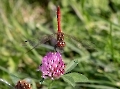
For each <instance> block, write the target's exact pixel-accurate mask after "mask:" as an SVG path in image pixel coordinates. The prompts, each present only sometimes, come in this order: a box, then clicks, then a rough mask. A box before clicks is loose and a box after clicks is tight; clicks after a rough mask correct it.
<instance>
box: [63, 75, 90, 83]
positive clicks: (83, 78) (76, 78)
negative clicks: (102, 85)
mask: <svg viewBox="0 0 120 89" xmlns="http://www.w3.org/2000/svg"><path fill="white" fill-rule="evenodd" d="M64 76H70V77H72V78H73V79H74V81H75V82H87V81H88V78H87V77H86V76H84V75H83V74H79V73H69V74H65V75H64Z"/></svg>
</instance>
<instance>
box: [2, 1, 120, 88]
mask: <svg viewBox="0 0 120 89" xmlns="http://www.w3.org/2000/svg"><path fill="white" fill-rule="evenodd" d="M58 5H59V6H60V8H61V27H62V30H63V32H64V33H65V34H67V35H65V42H66V47H65V48H64V50H63V52H62V57H63V60H64V61H65V63H66V64H68V63H69V62H70V61H72V60H78V62H79V63H78V65H77V66H76V67H75V68H74V69H73V70H72V71H71V72H78V73H81V74H83V75H85V76H87V77H88V79H89V82H87V83H77V84H76V88H75V89H80V88H81V89H118V88H120V10H119V8H120V0H1V1H0V79H1V80H0V89H10V85H12V86H15V84H16V83H17V80H20V79H26V78H27V79H29V80H30V81H31V83H32V87H33V89H47V86H48V85H49V80H47V82H44V84H43V85H40V84H39V81H40V80H41V72H39V71H37V68H38V66H39V65H40V64H41V60H42V57H43V56H45V54H46V53H47V52H50V51H54V45H55V41H56V40H55V38H52V39H51V40H49V41H47V42H46V38H47V36H48V35H50V34H53V33H55V32H57V19H56V6H58ZM68 35H69V36H68ZM26 40H27V41H28V42H27V43H25V41H26ZM40 40H42V42H43V43H42V44H40V45H39V46H37V47H36V48H34V49H33V50H30V49H31V48H33V47H34V46H35V44H37V43H38V42H39V41H40ZM28 50H29V51H28ZM26 52H27V53H26ZM2 79H3V80H4V81H2ZM5 81H7V82H8V83H9V84H10V85H9V84H7V82H5ZM52 89H74V88H73V87H71V86H70V85H69V84H67V83H65V82H64V81H63V80H62V79H59V80H56V82H55V83H54V84H53V86H52Z"/></svg>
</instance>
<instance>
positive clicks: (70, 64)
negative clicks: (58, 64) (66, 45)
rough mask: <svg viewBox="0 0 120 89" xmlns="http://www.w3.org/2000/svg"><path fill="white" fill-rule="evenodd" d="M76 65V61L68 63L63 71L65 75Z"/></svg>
mask: <svg viewBox="0 0 120 89" xmlns="http://www.w3.org/2000/svg"><path fill="white" fill-rule="evenodd" d="M77 64H78V60H73V61H71V62H70V63H68V65H67V66H66V69H65V73H68V72H70V71H71V70H73V69H74V68H75V67H76V66H77Z"/></svg>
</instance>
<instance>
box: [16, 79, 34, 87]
mask: <svg viewBox="0 0 120 89" xmlns="http://www.w3.org/2000/svg"><path fill="white" fill-rule="evenodd" d="M15 89H32V87H31V84H29V83H28V82H26V81H25V80H20V81H18V82H17V84H16V86H15Z"/></svg>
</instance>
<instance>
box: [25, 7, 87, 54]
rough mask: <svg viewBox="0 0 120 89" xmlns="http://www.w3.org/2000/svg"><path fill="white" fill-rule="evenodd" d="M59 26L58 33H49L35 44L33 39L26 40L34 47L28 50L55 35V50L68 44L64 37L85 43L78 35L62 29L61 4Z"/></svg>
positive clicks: (58, 17) (58, 18)
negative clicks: (67, 32)
mask: <svg viewBox="0 0 120 89" xmlns="http://www.w3.org/2000/svg"><path fill="white" fill-rule="evenodd" d="M57 28H58V30H57V32H56V33H53V34H51V35H47V36H45V37H42V39H41V40H39V41H38V42H37V43H36V44H35V43H34V42H33V41H31V40H26V41H25V42H24V43H25V44H27V43H29V44H30V45H31V46H33V47H32V48H31V49H30V50H28V51H27V52H29V51H31V50H33V49H34V48H36V47H37V46H39V45H41V44H44V43H45V42H47V41H49V40H51V39H52V38H53V37H54V36H56V40H57V41H56V42H55V45H54V49H55V51H57V49H60V50H61V49H63V48H64V47H65V46H66V43H65V41H64V37H68V38H70V39H73V40H75V41H77V42H79V43H83V45H84V42H81V41H80V40H78V39H77V38H76V37H73V36H71V35H69V34H66V33H64V32H63V31H62V29H61V11H60V7H59V6H58V7H57ZM88 45H89V43H88V44H87V45H85V46H88ZM79 47H80V46H79Z"/></svg>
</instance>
